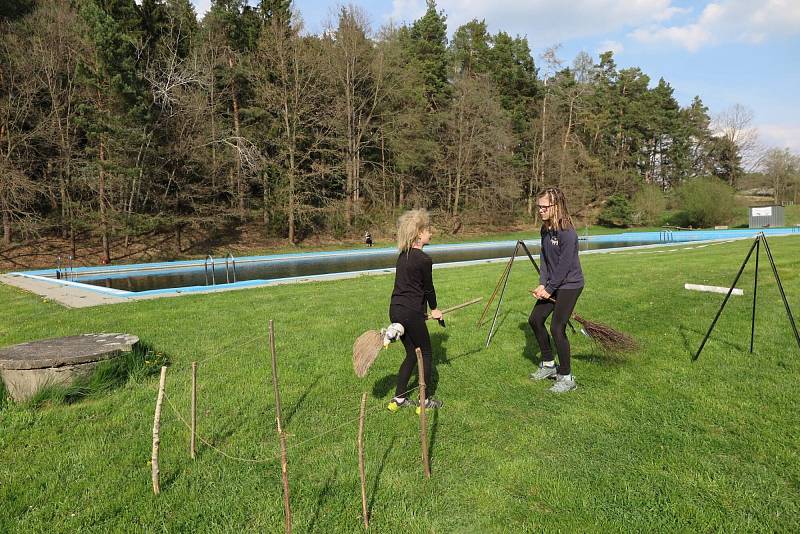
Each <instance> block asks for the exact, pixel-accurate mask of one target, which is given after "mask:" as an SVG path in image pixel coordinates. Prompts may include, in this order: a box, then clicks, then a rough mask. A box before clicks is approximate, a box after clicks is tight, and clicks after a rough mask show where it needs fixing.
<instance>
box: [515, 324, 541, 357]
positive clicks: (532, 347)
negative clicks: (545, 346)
mask: <svg viewBox="0 0 800 534" xmlns="http://www.w3.org/2000/svg"><path fill="white" fill-rule="evenodd" d="M517 327H518V328H519V329H520V330H522V332H523V333H524V334H525V348H524V349H522V356H523V357H524V358H525V359H526V360H530V362H531V363H532V364H533V366H534V367H536V366H537V365H539V360H540V358H539V352H540V351H539V342H538V341H536V336H534V335H533V330H532V329H531V325H530V324H528V321H524V322H521V323H519V325H517Z"/></svg>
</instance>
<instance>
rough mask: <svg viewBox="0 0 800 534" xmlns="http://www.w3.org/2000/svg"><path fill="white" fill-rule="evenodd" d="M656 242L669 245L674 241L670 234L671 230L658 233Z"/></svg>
mask: <svg viewBox="0 0 800 534" xmlns="http://www.w3.org/2000/svg"><path fill="white" fill-rule="evenodd" d="M658 240H659V241H661V242H662V243H671V242H674V241H675V236H674V235H673V234H672V230H670V229H668V228H667V229H664V230H660V231H659V232H658Z"/></svg>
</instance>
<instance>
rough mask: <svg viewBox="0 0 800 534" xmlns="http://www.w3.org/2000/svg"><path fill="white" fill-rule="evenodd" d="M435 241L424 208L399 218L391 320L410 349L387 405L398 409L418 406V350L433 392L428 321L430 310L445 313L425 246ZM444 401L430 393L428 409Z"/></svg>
mask: <svg viewBox="0 0 800 534" xmlns="http://www.w3.org/2000/svg"><path fill="white" fill-rule="evenodd" d="M430 241H431V222H430V216H429V215H428V212H427V211H426V210H424V209H418V210H411V211H407V212H406V213H404V214H403V215H401V216H400V219H398V221H397V248H398V249H399V250H400V255H399V256H398V257H397V269H396V271H395V277H394V290H393V291H392V299H391V302H390V304H389V320H390V321H391V322H392V323H400V324H401V325H403V328H404V329H405V333H404V334H403V335H402V336H401V337H400V341H402V342H403V347H405V349H406V357H405V359H404V360H403V363H402V364H400V370H399V371H398V372H397V388H396V389H395V393H394V397H393V398H392V400H391V402H390V403H389V405H388V406H387V408H388V409H389V411H391V412H396V411H398V410H400V409H401V408H410V407H415V406H416V405H417V403H416V402H414V400H413V399H409V398H408V397H407V395H408V381H409V379H410V378H411V372H412V371H413V370H414V368H415V367H416V366H417V353H416V351H415V349H417V348H419V349H420V350H421V351H422V366H423V370H422V372H423V373H424V374H423V376H424V377H425V385H426V391H427V392H429V394H430V395H432V394H433V383H432V381H431V365H432V361H433V358H432V348H431V337H430V334H429V333H428V327H427V325H426V324H425V319H426V318H427V309H428V307H430V310H431V312H430V315H431V317H432V318H433V319H441V318H442V312H441V311H440V310H439V309H438V308H437V307H436V289H435V288H434V287H433V261H431V258H430V256H428V255H427V254H425V253H424V252H422V247H424V246H425V245H427V244H428V243H430ZM441 406H442V403H441V401H438V400H436V399H434V398H433V397H432V396H428V397H427V399H426V403H425V407H426V408H439V407H441Z"/></svg>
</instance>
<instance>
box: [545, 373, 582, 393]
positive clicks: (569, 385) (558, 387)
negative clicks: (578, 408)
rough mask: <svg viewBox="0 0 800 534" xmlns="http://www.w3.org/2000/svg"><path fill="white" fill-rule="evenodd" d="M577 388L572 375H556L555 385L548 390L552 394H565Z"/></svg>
mask: <svg viewBox="0 0 800 534" xmlns="http://www.w3.org/2000/svg"><path fill="white" fill-rule="evenodd" d="M577 387H578V384H577V382H575V377H574V376H572V375H558V374H557V375H556V383H555V384H553V387H551V388H550V391H552V392H553V393H566V392H567V391H572V390H573V389H576V388H577Z"/></svg>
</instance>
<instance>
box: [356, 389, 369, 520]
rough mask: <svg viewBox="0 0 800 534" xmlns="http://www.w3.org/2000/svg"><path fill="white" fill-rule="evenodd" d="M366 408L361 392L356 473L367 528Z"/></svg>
mask: <svg viewBox="0 0 800 534" xmlns="http://www.w3.org/2000/svg"><path fill="white" fill-rule="evenodd" d="M366 409H367V392H366V391H365V392H364V393H362V394H361V412H360V413H359V415H358V474H359V475H360V476H361V515H362V517H363V518H364V528H369V515H368V512H367V473H366V469H365V468H364V413H365V412H366Z"/></svg>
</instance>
